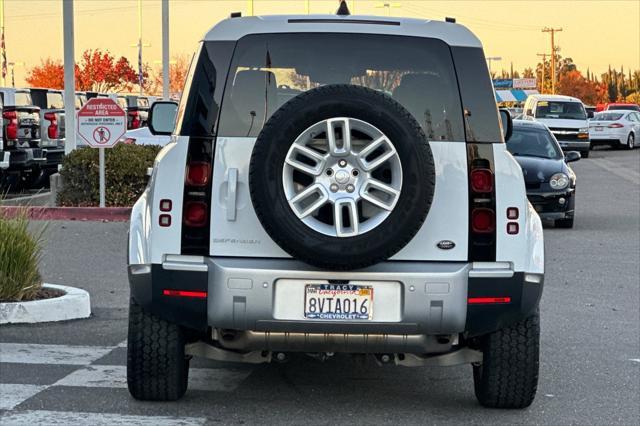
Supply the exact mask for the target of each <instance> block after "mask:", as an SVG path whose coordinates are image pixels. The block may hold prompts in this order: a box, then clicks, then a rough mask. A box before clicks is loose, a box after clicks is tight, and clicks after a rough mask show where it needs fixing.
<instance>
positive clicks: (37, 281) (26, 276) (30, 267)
mask: <svg viewBox="0 0 640 426" xmlns="http://www.w3.org/2000/svg"><path fill="white" fill-rule="evenodd" d="M43 231H44V227H42V228H41V229H40V230H38V231H36V232H35V233H31V232H29V219H28V217H27V209H26V208H24V209H20V210H19V211H18V213H17V214H16V216H15V217H13V218H11V219H9V218H8V217H3V216H2V215H1V214H0V300H1V301H9V302H12V301H13V302H15V301H20V300H30V299H32V298H33V297H34V296H35V295H36V293H37V292H38V290H40V287H41V285H42V279H41V278H40V273H39V272H38V263H39V261H40V250H41V246H42V234H43Z"/></svg>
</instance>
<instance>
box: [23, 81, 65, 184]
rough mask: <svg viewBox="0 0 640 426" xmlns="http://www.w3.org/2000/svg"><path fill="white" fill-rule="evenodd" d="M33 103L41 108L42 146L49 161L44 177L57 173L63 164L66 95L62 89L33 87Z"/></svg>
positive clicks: (45, 165) (46, 163) (31, 91)
mask: <svg viewBox="0 0 640 426" xmlns="http://www.w3.org/2000/svg"><path fill="white" fill-rule="evenodd" d="M29 90H30V93H31V99H32V101H33V104H34V105H35V106H37V107H38V108H40V147H41V148H42V149H43V153H44V155H45V157H46V159H47V161H46V162H45V163H44V164H43V165H42V167H43V168H44V169H46V170H44V172H45V173H44V174H43V176H42V177H43V178H45V179H46V178H48V174H51V173H55V172H57V170H58V165H59V164H62V158H63V157H64V142H65V115H64V96H63V94H62V91H61V90H54V89H40V88H31V89H29Z"/></svg>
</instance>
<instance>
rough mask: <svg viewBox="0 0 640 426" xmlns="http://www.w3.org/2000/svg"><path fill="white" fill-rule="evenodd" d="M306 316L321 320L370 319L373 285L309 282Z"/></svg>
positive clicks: (306, 295) (305, 307) (306, 287)
mask: <svg viewBox="0 0 640 426" xmlns="http://www.w3.org/2000/svg"><path fill="white" fill-rule="evenodd" d="M304 294H305V297H304V316H305V318H308V319H320V320H360V321H362V320H370V319H371V318H373V287H371V286H364V285H354V284H307V285H306V286H305V292H304Z"/></svg>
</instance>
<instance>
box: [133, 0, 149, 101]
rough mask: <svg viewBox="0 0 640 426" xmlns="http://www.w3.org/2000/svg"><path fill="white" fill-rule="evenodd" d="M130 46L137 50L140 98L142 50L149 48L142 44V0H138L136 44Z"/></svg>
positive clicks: (146, 44) (142, 81) (142, 76)
mask: <svg viewBox="0 0 640 426" xmlns="http://www.w3.org/2000/svg"><path fill="white" fill-rule="evenodd" d="M130 46H131V47H137V48H138V85H139V86H140V96H142V94H143V93H142V92H143V90H142V85H143V84H144V75H143V72H144V70H143V69H142V48H143V47H150V46H151V45H150V44H149V43H142V0H138V42H137V43H136V44H132V45H130Z"/></svg>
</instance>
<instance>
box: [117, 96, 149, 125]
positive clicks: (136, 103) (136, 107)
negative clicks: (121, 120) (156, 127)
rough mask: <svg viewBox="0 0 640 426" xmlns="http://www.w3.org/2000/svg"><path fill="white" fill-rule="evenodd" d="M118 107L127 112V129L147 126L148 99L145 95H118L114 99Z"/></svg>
mask: <svg viewBox="0 0 640 426" xmlns="http://www.w3.org/2000/svg"><path fill="white" fill-rule="evenodd" d="M116 102H117V103H118V105H120V108H122V109H123V110H125V111H126V112H127V130H131V129H139V128H140V127H146V126H147V118H148V116H149V99H148V98H147V97H145V96H136V95H120V96H118V98H117V99H116Z"/></svg>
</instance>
